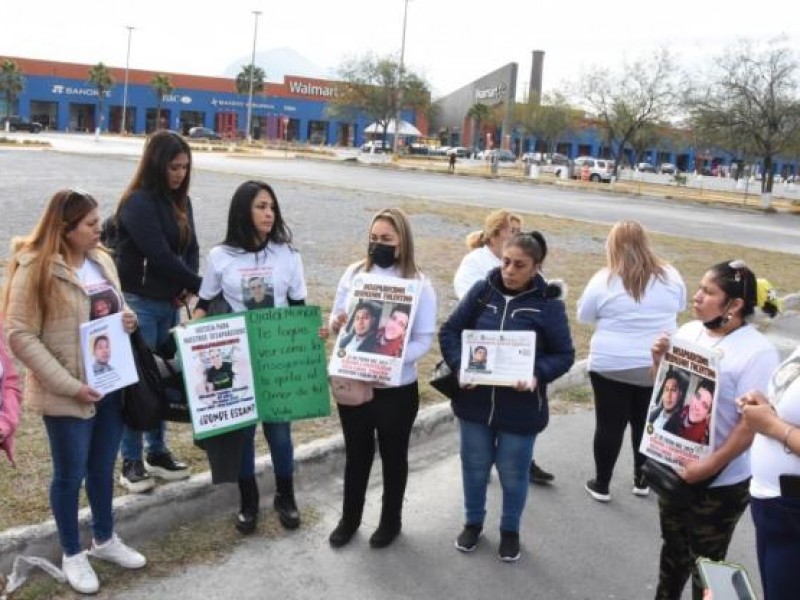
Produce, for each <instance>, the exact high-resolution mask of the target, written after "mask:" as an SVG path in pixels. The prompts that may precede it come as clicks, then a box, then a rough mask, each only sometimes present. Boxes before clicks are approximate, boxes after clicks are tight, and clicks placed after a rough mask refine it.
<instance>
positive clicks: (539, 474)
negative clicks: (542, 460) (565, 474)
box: [529, 461, 556, 485]
mask: <svg viewBox="0 0 800 600" xmlns="http://www.w3.org/2000/svg"><path fill="white" fill-rule="evenodd" d="M529 478H530V481H531V483H535V484H538V485H550V484H551V483H553V480H554V479H555V478H556V476H555V475H553V474H552V473H548V472H547V471H545V470H544V469H542V468H541V467H540V466H539V465H537V464H536V463H535V462H534V461H531V470H530V476H529Z"/></svg>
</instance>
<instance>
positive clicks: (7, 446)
mask: <svg viewBox="0 0 800 600" xmlns="http://www.w3.org/2000/svg"><path fill="white" fill-rule="evenodd" d="M2 329H3V327H2V325H0V331H2ZM0 363H2V365H3V377H2V398H1V399H0V440H2V441H0V449H2V450H5V453H6V456H8V460H10V461H11V464H12V465H13V464H14V435H15V433H16V431H17V427H18V426H19V415H20V408H21V406H20V396H21V393H20V389H19V376H18V375H17V368H16V367H15V366H14V361H13V360H11V357H10V356H9V355H8V352H7V351H6V344H5V340H3V341H2V342H0Z"/></svg>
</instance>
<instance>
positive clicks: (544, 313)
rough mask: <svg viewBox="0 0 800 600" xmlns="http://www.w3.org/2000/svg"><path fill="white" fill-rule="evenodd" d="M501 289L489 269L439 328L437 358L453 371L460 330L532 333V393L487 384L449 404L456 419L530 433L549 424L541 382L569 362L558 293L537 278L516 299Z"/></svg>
mask: <svg viewBox="0 0 800 600" xmlns="http://www.w3.org/2000/svg"><path fill="white" fill-rule="evenodd" d="M487 286H488V288H487ZM501 289H502V281H501V276H500V268H495V269H493V270H492V271H490V272H489V274H488V275H487V277H486V279H485V280H484V281H483V282H481V283H478V284H475V285H474V286H473V287H472V289H471V290H470V291H469V292H468V293H467V295H466V296H464V298H462V300H461V302H460V303H459V304H458V306H457V307H456V309H455V311H454V312H453V314H452V315H450V318H448V319H447V321H446V322H445V323H444V324H443V325H442V327H441V329H440V330H439V345H440V347H441V351H442V357H443V358H444V360H445V362H446V363H447V365H448V366H449V367H450V368H451V369H452V370H453V371H454V372H458V370H459V366H460V364H461V332H462V331H463V330H464V329H478V330H488V331H535V332H536V360H535V363H534V375H535V376H536V379H537V386H536V389H535V390H534V391H532V392H530V391H525V392H518V391H516V390H515V389H514V388H511V387H505V386H502V387H501V386H488V385H479V386H476V387H474V388H471V389H468V388H462V389H460V390H459V393H458V395H457V396H456V397H455V399H454V400H453V411H454V412H455V414H456V416H457V417H459V418H460V419H464V420H465V421H470V422H474V423H483V424H485V425H489V426H490V427H492V428H494V429H496V430H497V431H503V432H507V433H515V434H519V435H533V434H535V433H538V432H540V431H542V430H543V429H544V428H545V427H547V423H548V421H549V408H548V402H547V384H548V383H550V382H552V381H554V380H555V379H557V378H558V377H560V376H561V375H563V374H564V373H566V372H567V371H568V370H569V368H570V367H571V366H572V364H573V362H575V348H574V347H573V345H572V336H571V335H570V331H569V322H568V319H567V313H566V309H565V306H564V301H563V299H562V292H563V290H562V288H561V287H560V286H558V285H555V284H548V283H546V282H545V280H544V279H543V278H542V277H541V276H540V275H537V276H536V277H535V278H534V280H533V286H532V287H531V289H529V290H526V291H524V292H521V293H519V294H517V295H516V296H513V297H506V296H504V295H503V293H502V292H501V291H500V290H501ZM484 303H485V305H484V306H483V308H482V309H481V308H478V314H477V319H476V318H475V315H476V308H475V307H476V306H478V305H480V304H484Z"/></svg>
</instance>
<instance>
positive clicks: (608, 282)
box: [578, 221, 686, 502]
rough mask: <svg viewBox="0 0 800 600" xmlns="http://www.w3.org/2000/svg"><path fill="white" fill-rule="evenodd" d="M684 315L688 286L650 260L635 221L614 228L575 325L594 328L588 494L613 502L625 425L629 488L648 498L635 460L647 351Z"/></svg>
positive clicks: (639, 459)
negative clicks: (630, 467) (592, 428)
mask: <svg viewBox="0 0 800 600" xmlns="http://www.w3.org/2000/svg"><path fill="white" fill-rule="evenodd" d="M685 308H686V286H685V285H684V283H683V279H682V278H681V276H680V274H679V273H678V271H676V270H675V269H674V268H673V267H672V266H671V265H669V264H667V263H666V262H664V261H663V260H661V259H660V258H659V257H657V256H656V255H655V253H654V252H653V250H652V248H651V247H650V240H649V239H648V236H647V232H646V231H645V229H644V227H642V226H641V225H640V224H639V223H637V222H636V221H620V222H618V223H616V224H615V225H614V226H613V227H612V228H611V231H610V232H609V234H608V238H607V239H606V266H605V267H603V268H602V269H600V270H599V271H597V273H595V274H594V275H593V276H592V278H591V279H590V280H589V283H588V284H586V289H584V290H583V293H582V294H581V297H580V299H579V300H578V321H580V322H581V323H591V324H594V326H595V330H594V333H593V334H592V341H591V345H590V348H589V359H588V370H589V378H590V379H591V382H592V391H593V392H594V405H595V431H594V441H593V454H594V467H595V470H594V473H595V475H594V477H593V478H592V479H590V480H589V481H587V482H586V485H585V486H584V488H585V490H586V492H587V493H588V494H589V495H590V496H591V497H592V498H594V499H595V500H597V501H598V502H609V501H610V500H611V492H610V489H609V487H610V485H611V478H612V476H613V474H614V467H615V466H616V463H617V458H618V457H619V453H620V450H621V449H622V442H623V441H624V438H625V430H626V429H627V428H628V426H629V425H630V432H631V448H632V450H633V478H632V479H633V486H632V488H631V489H632V492H633V493H634V494H635V495H637V496H647V495H648V494H649V493H650V490H649V488H648V485H647V482H646V481H645V479H644V476H643V475H642V473H641V469H642V465H643V464H644V459H645V457H644V455H643V454H642V453H641V452H639V444H640V443H641V441H642V432H643V431H644V427H645V422H646V420H647V409H648V406H649V404H650V396H652V394H653V379H652V375H651V373H650V366H651V361H652V359H651V357H650V346H651V345H652V343H653V339H654V338H655V337H656V336H658V335H660V334H661V333H663V332H665V331H675V329H676V328H677V326H678V322H677V316H678V313H679V312H681V311H682V310H684V309H685Z"/></svg>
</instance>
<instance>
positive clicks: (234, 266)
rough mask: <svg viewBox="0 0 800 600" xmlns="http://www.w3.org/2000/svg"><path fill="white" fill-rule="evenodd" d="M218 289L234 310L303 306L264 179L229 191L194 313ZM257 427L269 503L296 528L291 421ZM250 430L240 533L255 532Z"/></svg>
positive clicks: (285, 229) (294, 257)
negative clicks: (271, 479)
mask: <svg viewBox="0 0 800 600" xmlns="http://www.w3.org/2000/svg"><path fill="white" fill-rule="evenodd" d="M220 293H222V295H223V298H224V299H225V301H226V302H227V304H228V305H229V306H230V308H231V309H232V311H233V312H241V311H245V310H250V309H254V310H255V309H262V308H269V307H270V306H272V307H281V306H299V305H303V304H305V298H306V283H305V278H304V276H303V262H302V260H301V259H300V253H299V252H298V251H297V250H296V249H295V248H294V247H293V246H292V232H291V230H290V229H289V226H288V225H287V224H286V221H284V219H283V215H282V213H281V209H280V206H279V204H278V198H277V196H276V195H275V191H274V190H273V189H272V187H271V186H270V185H269V184H267V183H264V182H263V181H246V182H244V183H243V184H241V185H240V186H239V187H238V188H237V189H236V191H235V192H234V194H233V198H231V204H230V208H229V210H228V229H227V232H226V234H225V239H224V241H223V242H222V243H221V244H219V245H218V246H215V247H214V248H212V249H211V252H209V254H208V260H207V264H206V272H205V275H204V276H203V283H202V284H201V286H200V292H199V296H200V299H199V300H198V303H197V307H196V308H195V311H194V317H195V318H202V317H205V316H206V314H207V313H208V310H209V306H210V301H211V300H212V299H214V298H215V297H216V296H217V295H218V294H220ZM270 299H271V302H270ZM227 358H228V359H229V361H230V362H231V363H232V366H233V368H234V380H235V378H236V375H237V373H238V375H239V377H242V374H241V373H240V372H238V371H237V370H235V369H236V365H237V363H240V362H241V361H238V360H237V361H236V362H234V361H233V360H232V359H231V357H227ZM234 358H235V357H234ZM239 370H240V369H239ZM234 385H235V383H234ZM262 426H263V430H264V436H265V437H266V439H267V444H268V445H269V450H270V456H271V457H272V466H273V470H274V472H275V490H276V491H275V499H274V502H273V504H274V507H275V510H277V511H278V517H279V519H280V522H281V525H283V527H285V528H286V529H296V528H297V527H298V526H299V525H300V514H299V512H298V510H297V505H296V503H295V498H294V449H293V446H292V434H291V423H290V422H285V423H266V422H264V423H262ZM254 431H255V427H253V428H250V430H249V432H248V431H246V432H245V442H244V447H243V449H242V454H241V461H240V463H239V474H238V483H239V493H240V496H241V497H240V499H241V506H240V511H239V514H238V516H237V521H236V529H237V530H238V531H240V532H241V533H243V534H248V533H252V532H253V531H255V528H256V524H257V521H258V506H259V493H258V484H257V482H256V476H255V445H254V440H253V433H254Z"/></svg>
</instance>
